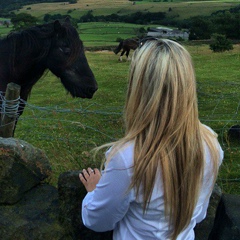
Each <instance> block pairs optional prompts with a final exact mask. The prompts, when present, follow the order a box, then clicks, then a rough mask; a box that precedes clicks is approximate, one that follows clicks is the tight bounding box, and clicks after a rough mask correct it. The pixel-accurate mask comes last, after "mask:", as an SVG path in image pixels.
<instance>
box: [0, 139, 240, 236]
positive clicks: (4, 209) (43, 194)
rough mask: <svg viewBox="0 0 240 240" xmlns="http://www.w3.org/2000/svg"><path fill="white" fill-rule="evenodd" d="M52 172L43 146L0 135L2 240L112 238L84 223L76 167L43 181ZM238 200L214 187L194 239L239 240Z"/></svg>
mask: <svg viewBox="0 0 240 240" xmlns="http://www.w3.org/2000/svg"><path fill="white" fill-rule="evenodd" d="M51 173H52V169H51V166H50V164H49V161H48V158H47V156H46V155H45V153H44V152H43V151H42V150H41V149H38V148H35V147H33V146H32V145H30V144H28V143H27V142H24V141H22V140H18V139H14V138H0V240H16V239H17V240H110V239H111V238H112V232H104V233H96V232H93V231H91V230H89V229H87V228H86V227H84V225H83V224H82V220H81V201H82V199H83V197H84V196H85V194H86V190H85V188H84V186H83V185H82V184H81V182H80V181H79V178H78V175H79V171H69V172H65V173H62V174H61V175H60V176H59V180H58V187H57V188H56V187H54V186H51V185H49V184H47V183H46V181H45V180H46V179H47V178H48V177H49V176H50V175H51ZM219 202H220V203H219ZM239 204H240V196H232V195H226V194H222V193H221V189H220V188H219V187H218V186H215V188H214V191H213V194H212V196H211V199H210V206H209V209H208V213H207V217H206V219H205V220H204V221H203V222H201V223H200V224H198V225H197V226H196V228H195V233H196V240H205V239H206V240H207V239H208V236H209V235H210V237H211V238H209V240H225V239H226V240H235V239H240V234H239V226H240V211H239V209H240V205H239ZM216 209H217V215H216V219H215V213H216Z"/></svg>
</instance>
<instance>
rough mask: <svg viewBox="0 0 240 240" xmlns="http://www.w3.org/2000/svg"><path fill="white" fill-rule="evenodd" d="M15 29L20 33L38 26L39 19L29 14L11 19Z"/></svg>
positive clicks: (21, 14) (22, 14) (18, 15)
mask: <svg viewBox="0 0 240 240" xmlns="http://www.w3.org/2000/svg"><path fill="white" fill-rule="evenodd" d="M11 22H12V24H13V29H14V30H16V31H18V30H21V29H25V28H28V27H31V26H34V25H36V24H37V18H35V17H33V16H32V15H30V14H28V13H20V14H17V15H14V16H13V17H12V18H11Z"/></svg>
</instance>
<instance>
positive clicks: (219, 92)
mask: <svg viewBox="0 0 240 240" xmlns="http://www.w3.org/2000/svg"><path fill="white" fill-rule="evenodd" d="M186 47H187V48H188V50H189V51H190V52H191V54H192V56H193V60H194V63H195V67H196V75H197V81H198V95H199V111H200V119H201V121H202V122H203V123H205V124H207V125H209V126H210V127H212V128H213V129H214V130H215V131H216V132H217V133H218V134H219V141H220V143H221V145H222V147H223V149H224V151H225V159H224V164H223V166H222V168H221V172H220V176H219V180H218V183H219V184H220V186H221V187H222V189H223V191H224V192H227V193H237V194H240V184H239V172H240V146H239V143H237V144H236V143H232V142H229V141H228V140H227V138H226V133H227V130H228V129H229V127H230V126H231V125H234V124H237V123H238V124H239V121H240V116H239V112H238V108H239V92H240V74H239V59H240V54H239V53H240V46H239V45H236V46H234V50H233V51H231V52H225V53H216V54H215V53H214V54H213V53H212V52H211V51H210V50H209V49H208V46H207V45H201V46H186ZM86 54H87V58H88V61H89V64H90V66H91V68H92V70H93V72H94V73H95V76H96V79H97V81H98V83H99V90H98V91H97V92H96V94H95V95H94V98H93V99H91V100H86V99H72V98H71V96H70V95H67V94H66V93H65V90H64V88H63V87H62V85H61V83H60V82H59V80H58V79H56V77H55V76H53V75H52V74H50V73H48V74H47V75H46V76H45V77H44V78H42V79H41V80H40V81H39V82H38V83H37V84H36V86H35V87H34V88H33V91H32V94H31V98H30V100H29V101H28V104H29V105H28V106H27V107H26V109H25V112H24V114H23V115H22V117H21V118H20V121H19V123H18V125H17V129H16V134H15V137H16V138H20V139H23V140H25V141H27V142H29V143H31V144H33V145H34V146H36V147H39V148H41V149H43V150H44V151H46V153H47V155H48V157H49V159H50V162H51V164H52V167H53V171H54V174H53V176H52V179H51V180H50V182H51V183H52V184H56V183H57V179H58V176H59V174H60V173H62V172H64V171H68V170H78V169H82V168H83V167H88V166H89V165H91V166H96V167H98V166H99V164H100V161H99V162H93V160H92V159H91V152H90V150H91V149H92V148H93V147H95V146H98V145H100V144H103V143H106V142H109V141H113V140H115V139H117V138H119V137H121V136H122V134H123V128H122V118H121V113H122V108H123V104H124V100H125V93H126V86H127V75H128V68H129V62H128V61H124V62H119V61H118V57H117V56H116V55H115V54H114V53H113V52H111V51H101V52H86ZM229 63H231V64H229Z"/></svg>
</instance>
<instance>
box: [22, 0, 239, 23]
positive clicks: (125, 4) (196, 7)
mask: <svg viewBox="0 0 240 240" xmlns="http://www.w3.org/2000/svg"><path fill="white" fill-rule="evenodd" d="M237 4H239V1H237V0H232V1H228V0H227V1H222V0H219V1H181V0H177V1H174V0H173V1H169V2H152V1H142V2H136V4H135V5H133V4H132V2H130V1H128V0H114V1H112V0H99V1H95V0H86V1H82V0H81V1H80V0H79V1H78V2H77V3H76V4H68V3H39V4H33V5H26V6H24V7H23V8H22V9H20V11H18V13H20V12H26V13H30V14H31V15H33V16H36V17H38V18H43V17H44V15H45V14H46V13H48V14H57V13H60V14H70V15H71V16H72V17H73V18H76V19H79V18H80V17H81V16H83V15H84V14H86V13H87V12H88V11H90V10H91V11H92V14H93V15H95V16H97V15H109V14H112V13H117V14H119V15H125V14H131V13H134V12H136V11H142V12H166V13H167V16H169V17H172V18H175V19H186V18H189V17H192V16H196V15H210V14H211V13H212V12H215V11H217V10H223V9H229V8H231V7H234V6H236V5H237ZM29 8H30V9H29ZM169 8H171V9H172V11H169Z"/></svg>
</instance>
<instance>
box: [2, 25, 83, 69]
mask: <svg viewBox="0 0 240 240" xmlns="http://www.w3.org/2000/svg"><path fill="white" fill-rule="evenodd" d="M61 26H62V27H61V29H60V30H59V32H56V31H55V29H54V23H48V24H43V25H37V26H33V27H30V28H27V29H24V30H21V31H18V32H11V33H10V34H8V36H7V37H6V38H5V39H2V42H4V41H5V42H8V44H9V46H10V48H9V50H10V51H9V61H10V62H9V64H10V66H12V69H13V70H14V63H15V61H16V60H17V59H18V58H19V57H20V56H23V57H24V56H29V54H31V56H32V57H33V58H32V59H31V60H32V61H41V59H44V58H45V57H46V56H47V55H48V53H49V50H50V49H51V47H52V45H51V44H52V43H51V42H52V39H53V38H54V37H58V35H59V36H65V37H64V38H65V39H68V36H69V35H73V37H72V38H71V40H74V39H76V40H74V41H71V42H68V44H69V47H70V48H71V49H73V50H74V51H71V55H70V56H69V59H68V61H69V62H72V60H74V59H75V58H76V57H77V55H78V54H79V51H80V49H81V47H82V44H81V42H79V38H78V36H77V35H76V34H77V32H76V31H75V30H74V28H73V27H70V25H69V24H67V23H64V24H62V25H61ZM75 35H76V36H75Z"/></svg>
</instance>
